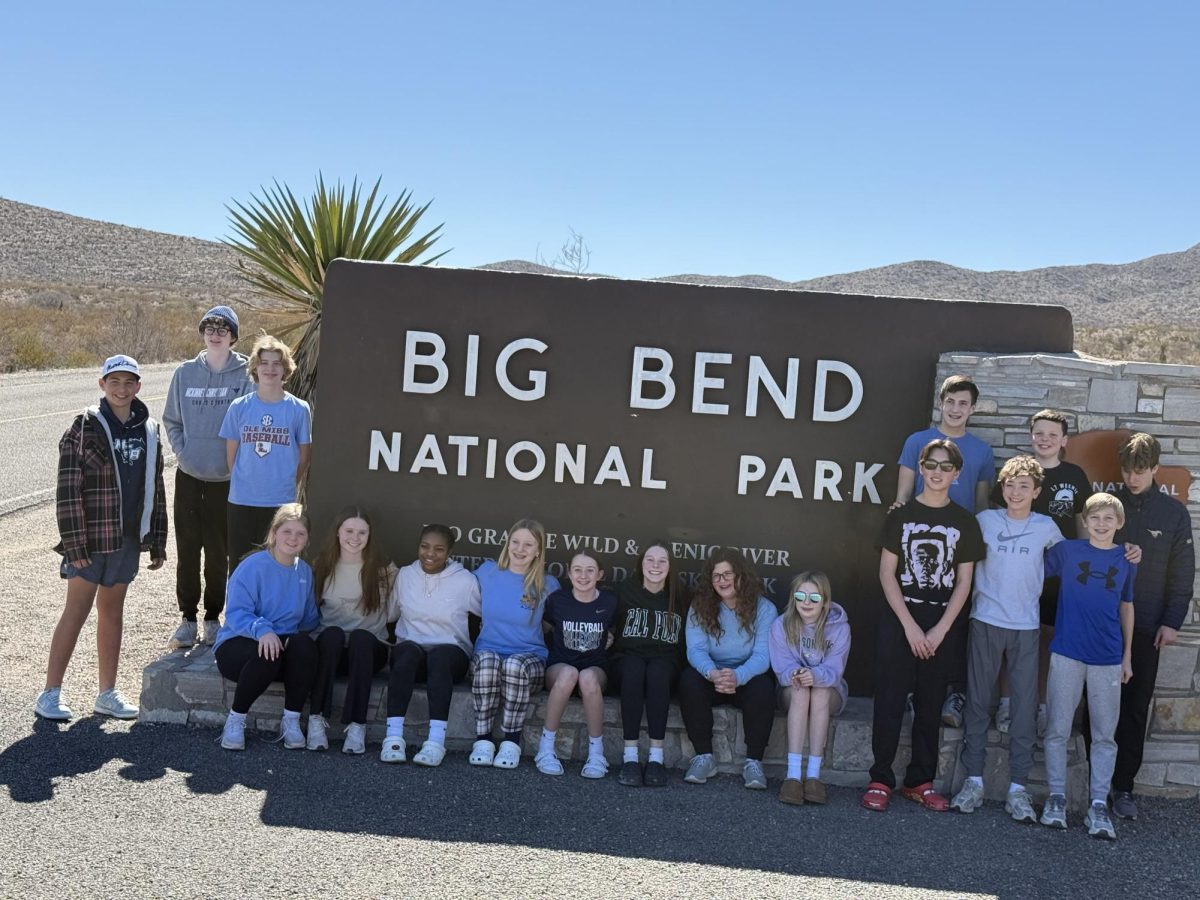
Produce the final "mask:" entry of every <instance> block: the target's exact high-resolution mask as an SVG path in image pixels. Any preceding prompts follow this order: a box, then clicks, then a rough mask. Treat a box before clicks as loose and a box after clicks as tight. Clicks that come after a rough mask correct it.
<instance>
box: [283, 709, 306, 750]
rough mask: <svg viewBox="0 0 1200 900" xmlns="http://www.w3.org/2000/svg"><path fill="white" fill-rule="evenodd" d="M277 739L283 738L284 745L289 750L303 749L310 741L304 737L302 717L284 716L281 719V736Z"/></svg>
mask: <svg viewBox="0 0 1200 900" xmlns="http://www.w3.org/2000/svg"><path fill="white" fill-rule="evenodd" d="M276 740H282V741H283V746H284V747H286V748H287V749H288V750H303V749H304V748H305V746H306V745H307V743H308V742H307V741H306V740H305V739H304V732H303V731H301V730H300V717H299V716H296V717H295V718H292V717H290V716H284V717H283V718H282V719H280V720H279V737H278V738H276Z"/></svg>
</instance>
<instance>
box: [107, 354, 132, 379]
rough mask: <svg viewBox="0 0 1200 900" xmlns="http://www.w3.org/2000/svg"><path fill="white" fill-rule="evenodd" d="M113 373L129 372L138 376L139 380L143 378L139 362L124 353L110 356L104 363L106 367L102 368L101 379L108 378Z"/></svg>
mask: <svg viewBox="0 0 1200 900" xmlns="http://www.w3.org/2000/svg"><path fill="white" fill-rule="evenodd" d="M113 372H129V373H130V374H132V375H136V376H137V377H138V379H139V380H140V379H141V377H142V371H141V369H139V368H138V364H137V360H136V359H134V358H133V357H132V356H126V355H125V354H123V353H118V354H117V355H116V356H110V357H109V358H108V359H106V360H105V361H104V365H102V366H101V367H100V377H101V378H107V377H108V376H109V375H111V374H112V373H113Z"/></svg>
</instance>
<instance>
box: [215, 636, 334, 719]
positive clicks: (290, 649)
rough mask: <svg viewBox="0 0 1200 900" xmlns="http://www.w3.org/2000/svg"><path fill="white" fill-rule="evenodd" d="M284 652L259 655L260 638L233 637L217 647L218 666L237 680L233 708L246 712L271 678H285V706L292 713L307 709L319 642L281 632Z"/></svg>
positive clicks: (236, 711) (268, 684)
mask: <svg viewBox="0 0 1200 900" xmlns="http://www.w3.org/2000/svg"><path fill="white" fill-rule="evenodd" d="M279 640H281V641H282V642H283V652H282V653H280V654H279V656H277V657H276V658H275V659H264V658H263V657H261V656H259V655H258V641H256V640H255V639H254V638H248V637H231V638H229V639H228V640H226V641H223V642H222V643H221V646H219V647H218V648H217V653H216V656H217V669H218V670H219V671H220V672H221V674H222V675H224V676H225V677H226V678H228V679H229V680H230V681H233V682H236V683H237V689H236V690H235V691H234V693H233V711H234V712H235V713H247V712H249V711H250V707H251V705H253V703H254V701H255V700H257V699H258V698H259V697H261V696H262V693H263V691H265V690H266V689H267V688H268V687H269V686H270V684H271V682H272V681H279V680H280V678H281V677H282V679H283V695H284V696H283V708H284V709H286V710H288V711H290V712H300V711H301V710H302V709H304V701H305V700H307V699H308V695H309V694H310V693H311V692H312V682H313V675H314V673H315V672H316V668H317V645H316V643H314V642H313V639H312V638H310V637H309V636H308V635H307V634H292V635H282V634H281V635H279Z"/></svg>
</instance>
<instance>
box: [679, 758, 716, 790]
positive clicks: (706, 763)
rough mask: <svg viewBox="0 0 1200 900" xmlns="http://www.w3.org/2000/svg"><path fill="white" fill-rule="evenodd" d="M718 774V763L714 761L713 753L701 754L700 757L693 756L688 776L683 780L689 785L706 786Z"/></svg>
mask: <svg viewBox="0 0 1200 900" xmlns="http://www.w3.org/2000/svg"><path fill="white" fill-rule="evenodd" d="M716 774H717V761H716V760H715V759H713V755H712V754H711V753H701V754H700V755H699V756H693V757H692V762H691V765H689V766H688V770H687V774H686V775H684V776H683V780H684V781H686V782H687V783H688V784H704V783H705V782H706V781H708V779H710V778H712V777H713V776H714V775H716Z"/></svg>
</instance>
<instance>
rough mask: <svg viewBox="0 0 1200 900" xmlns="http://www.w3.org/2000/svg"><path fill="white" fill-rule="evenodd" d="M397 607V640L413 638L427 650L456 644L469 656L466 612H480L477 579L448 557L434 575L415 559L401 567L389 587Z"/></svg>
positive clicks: (413, 640)
mask: <svg viewBox="0 0 1200 900" xmlns="http://www.w3.org/2000/svg"><path fill="white" fill-rule="evenodd" d="M389 605H391V606H392V607H393V608H398V609H399V610H400V619H399V620H398V621H397V622H396V643H397V644H399V643H400V642H401V641H412V642H413V643H414V644H419V645H420V646H421V647H423V648H425V649H426V650H428V649H429V648H430V647H434V646H436V645H438V644H457V645H458V646H459V647H461V648H462V649H463V651H464V652H465V653H466V654H467V656H470V655H471V653H472V650H473V649H474V648H473V647H472V646H471V636H470V633H469V632H468V631H467V613H474V614H475V615H477V616H478V615H481V614H482V612H483V606H482V605H481V603H480V598H479V582H478V581H477V580H476V579H475V576H474V575H473V574H472V573H471V572H468V571H467V570H466V569H464V568H463V567H462V564H461V563H458V562H456V561H454V560H450V561H449V562H448V563H446V568H444V569H442V571H440V572H438V573H437V574H436V575H426V574H425V572H424V571H423V570H422V569H421V561H420V560H416V561H415V562H413V563H411V564H410V565H407V566H405V567H404V568H403V569H401V570H400V575H399V576H398V577H397V578H396V583H395V584H394V585H393V586H392V596H391V603H390V604H389Z"/></svg>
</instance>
